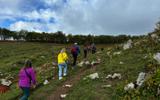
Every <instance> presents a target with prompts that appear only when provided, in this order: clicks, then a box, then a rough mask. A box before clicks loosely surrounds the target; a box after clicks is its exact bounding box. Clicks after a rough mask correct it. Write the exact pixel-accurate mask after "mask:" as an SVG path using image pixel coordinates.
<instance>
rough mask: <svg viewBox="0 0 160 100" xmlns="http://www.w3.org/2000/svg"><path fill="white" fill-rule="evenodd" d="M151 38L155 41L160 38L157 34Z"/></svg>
mask: <svg viewBox="0 0 160 100" xmlns="http://www.w3.org/2000/svg"><path fill="white" fill-rule="evenodd" d="M151 37H152V39H153V40H157V39H158V38H159V37H158V35H157V34H152V35H151Z"/></svg>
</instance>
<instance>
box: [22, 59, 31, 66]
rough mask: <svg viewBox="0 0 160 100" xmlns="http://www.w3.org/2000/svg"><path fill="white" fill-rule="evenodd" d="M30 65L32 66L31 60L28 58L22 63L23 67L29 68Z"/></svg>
mask: <svg viewBox="0 0 160 100" xmlns="http://www.w3.org/2000/svg"><path fill="white" fill-rule="evenodd" d="M30 67H32V62H31V61H30V60H29V59H27V60H26V61H25V64H24V68H30Z"/></svg>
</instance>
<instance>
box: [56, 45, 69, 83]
mask: <svg viewBox="0 0 160 100" xmlns="http://www.w3.org/2000/svg"><path fill="white" fill-rule="evenodd" d="M67 61H68V55H67V53H66V49H65V48H63V49H62V50H61V51H60V53H59V54H58V69H59V73H58V76H59V80H61V79H62V78H63V77H62V69H63V68H64V71H63V76H66V75H67Z"/></svg>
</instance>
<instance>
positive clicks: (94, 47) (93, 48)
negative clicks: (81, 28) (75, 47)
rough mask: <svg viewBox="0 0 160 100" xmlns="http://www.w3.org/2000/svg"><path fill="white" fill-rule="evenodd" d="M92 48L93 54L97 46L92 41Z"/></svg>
mask: <svg viewBox="0 0 160 100" xmlns="http://www.w3.org/2000/svg"><path fill="white" fill-rule="evenodd" d="M91 48H92V54H95V53H96V49H97V48H96V46H95V44H94V43H92V45H91Z"/></svg>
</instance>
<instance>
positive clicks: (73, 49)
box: [71, 43, 80, 67]
mask: <svg viewBox="0 0 160 100" xmlns="http://www.w3.org/2000/svg"><path fill="white" fill-rule="evenodd" d="M79 53H80V47H79V46H78V44H77V43H74V45H73V46H72V47H71V54H72V56H73V67H75V66H76V62H77V57H78V54H79Z"/></svg>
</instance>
